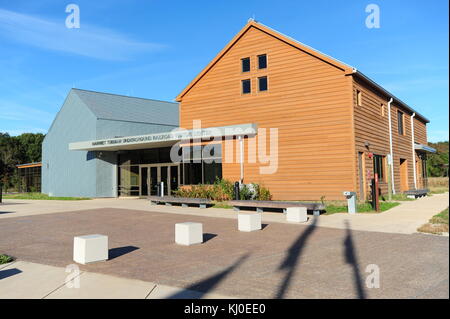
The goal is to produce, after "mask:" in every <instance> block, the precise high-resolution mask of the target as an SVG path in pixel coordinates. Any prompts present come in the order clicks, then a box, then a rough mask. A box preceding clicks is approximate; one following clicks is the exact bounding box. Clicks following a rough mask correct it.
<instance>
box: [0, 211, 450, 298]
mask: <svg viewBox="0 0 450 319" xmlns="http://www.w3.org/2000/svg"><path fill="white" fill-rule="evenodd" d="M201 211H208V210H201ZM279 215H281V214H279ZM319 219H320V218H319ZM187 221H192V222H201V223H202V224H203V230H204V233H205V234H204V243H203V244H201V245H194V246H189V247H185V246H179V245H176V244H175V243H174V225H175V223H179V222H187ZM316 222H317V220H316ZM349 223H350V225H351V221H350V222H349ZM264 224H266V225H265V227H264V228H263V229H262V230H261V231H256V232H251V233H246V232H239V231H238V229H237V221H236V220H233V219H230V218H210V217H205V216H194V215H186V214H183V215H181V214H168V213H167V212H164V213H158V212H153V211H143V210H130V209H123V208H119V209H118V208H100V209H90V210H82V211H73V212H63V213H57V214H41V215H33V216H23V217H17V218H3V219H0V234H2V236H1V238H0V252H2V253H5V254H8V255H12V256H14V257H17V258H18V260H25V261H29V262H34V263H39V264H47V265H51V266H56V267H63V268H65V267H66V266H67V265H70V264H73V260H72V258H73V255H72V252H73V237H74V236H78V235H85V234H96V233H99V234H106V235H108V238H109V248H110V250H109V256H110V257H109V260H108V261H106V262H100V263H93V264H89V265H80V266H79V267H80V269H81V270H82V271H86V272H88V273H101V274H104V275H110V276H117V277H123V278H130V279H135V280H138V281H141V282H150V283H157V284H158V285H160V284H161V285H166V286H171V287H181V288H183V289H187V290H193V291H198V292H202V294H209V293H214V294H220V295H224V296H233V297H238V298H433V297H434V298H448V282H449V281H448V274H449V272H448V271H449V270H448V265H449V263H448V260H449V259H448V258H449V256H448V253H449V250H448V243H449V239H448V237H441V236H431V235H424V234H412V235H405V234H393V233H381V232H368V231H352V230H350V229H333V228H327V227H316V223H314V222H313V223H311V224H310V225H305V224H303V225H300V224H286V223H271V222H264ZM374 264H375V265H377V266H378V267H379V269H380V272H381V276H380V280H381V283H380V288H379V289H373V288H372V289H371V288H370V287H366V280H367V276H368V273H367V271H368V270H367V269H368V267H369V266H370V265H374ZM16 268H18V269H19V270H20V267H16ZM369 271H370V270H369ZM23 272H24V273H25V271H23ZM38 273H39V272H37V273H36V272H35V274H38ZM38 276H39V275H38ZM59 276H60V278H62V279H58V282H56V283H55V286H54V287H55V288H54V289H56V287H57V285H62V284H63V283H64V278H65V274H61V275H59ZM82 276H84V275H82ZM14 277H16V278H18V279H19V278H20V273H19V274H17V275H14V276H12V277H11V279H13V278H14ZM54 277H55V278H57V276H56V275H55V276H54ZM87 277H88V276H86V277H85V278H87ZM8 278H9V277H8ZM8 278H6V279H8ZM23 278H26V277H23ZM43 279H45V276H43ZM48 280H51V278H48ZM98 280H100V279H98ZM24 282H25V284H23V285H24V286H22V287H24V288H23V291H24V292H25V293H28V292H27V291H28V290H33V289H32V288H30V287H29V288H26V287H27V286H26V282H27V280H25V279H24ZM3 283H6V281H4V279H2V280H0V291H2V290H4V289H3V287H4V285H3ZM98 285H105V286H108V281H107V280H106V281H105V282H104V283H103V284H100V282H99V283H98ZM136 285H137V286H138V287H141V288H139V289H140V290H139V294H134V295H133V296H139V298H141V297H142V298H144V295H145V293H148V292H147V289H148V288H149V286H146V284H143V283H141V284H136ZM37 286H39V284H38V285H37ZM91 286H92V287H95V284H92V285H91ZM8 287H10V288H11V291H15V290H14V289H15V288H14V287H16V286H15V284H14V283H12V282H11V284H10V286H8ZM17 287H19V285H18V286H17ZM88 287H89V286H88ZM119 290H120V289H119ZM144 291H145V292H144ZM49 292H50V291H48V289H46V290H45V292H41V293H39V294H38V295H37V296H36V297H37V298H40V297H42V295H43V294H45V293H49ZM59 293H61V294H62V293H63V292H61V291H59V290H58V294H59ZM73 293H74V292H73V291H72V290H69V291H67V292H64V294H73ZM118 293H119V292H118ZM17 294H18V295H20V294H19V293H16V295H17Z"/></svg>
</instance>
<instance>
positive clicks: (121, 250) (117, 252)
mask: <svg viewBox="0 0 450 319" xmlns="http://www.w3.org/2000/svg"><path fill="white" fill-rule="evenodd" d="M137 249H139V247H136V246H123V247H117V248H111V249H110V250H109V251H108V259H114V258H117V257H120V256H123V255H125V254H128V253H131V252H133V251H135V250H137Z"/></svg>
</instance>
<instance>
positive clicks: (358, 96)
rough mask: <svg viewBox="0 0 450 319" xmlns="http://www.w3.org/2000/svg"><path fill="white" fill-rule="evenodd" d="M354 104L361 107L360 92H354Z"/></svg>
mask: <svg viewBox="0 0 450 319" xmlns="http://www.w3.org/2000/svg"><path fill="white" fill-rule="evenodd" d="M356 104H357V105H358V106H362V92H361V91H360V90H356Z"/></svg>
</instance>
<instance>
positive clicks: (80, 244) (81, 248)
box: [73, 234, 108, 265]
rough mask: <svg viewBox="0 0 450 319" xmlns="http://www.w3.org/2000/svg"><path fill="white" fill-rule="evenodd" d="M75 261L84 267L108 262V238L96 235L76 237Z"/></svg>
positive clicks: (74, 245)
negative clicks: (98, 262) (99, 262)
mask: <svg viewBox="0 0 450 319" xmlns="http://www.w3.org/2000/svg"><path fill="white" fill-rule="evenodd" d="M73 260H74V261H75V262H77V263H79V264H83V265H85V264H87V263H93V262H96V261H104V260H108V236H105V235H98V234H95V235H86V236H76V237H74V238H73Z"/></svg>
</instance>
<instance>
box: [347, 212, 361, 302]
mask: <svg viewBox="0 0 450 319" xmlns="http://www.w3.org/2000/svg"><path fill="white" fill-rule="evenodd" d="M345 227H346V231H347V235H346V237H345V240H344V247H345V253H344V254H345V261H346V262H347V264H350V266H351V267H352V269H353V278H354V281H355V288H356V292H357V294H358V298H359V299H365V298H366V294H365V291H364V287H363V283H362V279H361V273H360V271H359V263H358V257H357V254H356V249H355V245H354V244H353V239H352V232H351V230H350V225H349V222H348V220H346V221H345Z"/></svg>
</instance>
